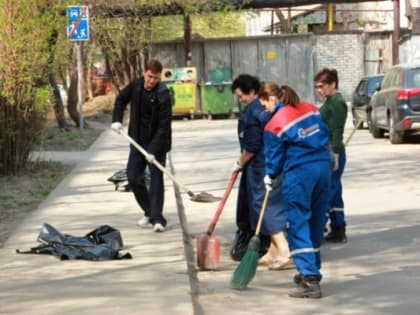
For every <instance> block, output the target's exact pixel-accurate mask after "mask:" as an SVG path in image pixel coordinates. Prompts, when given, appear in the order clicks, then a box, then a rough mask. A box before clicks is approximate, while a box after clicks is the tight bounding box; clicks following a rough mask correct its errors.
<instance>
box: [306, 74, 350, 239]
mask: <svg viewBox="0 0 420 315" xmlns="http://www.w3.org/2000/svg"><path fill="white" fill-rule="evenodd" d="M314 82H315V89H316V91H317V92H318V94H319V95H320V96H321V97H323V98H325V102H324V104H323V105H322V106H321V108H320V112H321V115H322V118H323V119H324V121H325V123H326V124H327V126H328V130H329V132H330V140H331V141H330V145H331V150H332V152H333V154H334V171H333V173H332V179H331V189H330V200H329V213H328V217H327V220H328V218H329V219H330V231H329V232H328V234H327V235H326V236H325V237H324V240H325V241H326V242H331V243H346V242H347V235H346V219H345V215H344V201H343V185H342V183H341V177H342V176H343V172H344V168H345V166H346V160H347V158H346V150H345V145H344V143H343V133H344V126H345V124H346V119H347V104H346V101H345V100H344V98H343V96H342V95H341V93H339V92H338V74H337V70H335V69H327V68H325V69H323V70H321V71H320V72H318V73H317V74H316V75H315V77H314ZM327 220H326V221H327Z"/></svg>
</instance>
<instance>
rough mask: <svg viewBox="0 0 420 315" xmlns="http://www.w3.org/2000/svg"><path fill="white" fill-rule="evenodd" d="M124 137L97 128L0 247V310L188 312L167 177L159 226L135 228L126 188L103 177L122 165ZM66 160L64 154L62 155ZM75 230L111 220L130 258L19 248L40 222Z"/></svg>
mask: <svg viewBox="0 0 420 315" xmlns="http://www.w3.org/2000/svg"><path fill="white" fill-rule="evenodd" d="M127 154H128V143H127V142H126V140H124V138H122V137H121V136H118V135H116V134H114V133H113V132H112V131H105V132H104V133H103V134H102V135H101V136H100V138H99V139H98V140H97V141H96V142H95V143H94V145H93V146H92V147H91V148H90V150H89V151H88V152H87V153H79V154H78V153H76V157H75V158H71V157H70V155H67V157H66V158H67V160H69V159H70V160H77V159H78V158H80V157H83V158H84V159H83V160H82V161H80V162H79V163H78V164H77V166H76V167H75V168H74V169H73V171H72V172H71V173H70V174H69V175H68V176H67V177H66V178H65V179H64V180H63V181H62V182H61V183H60V184H59V186H58V187H57V188H56V189H55V190H54V191H53V192H52V193H51V194H50V195H49V196H48V198H47V199H46V200H45V201H44V202H43V203H42V204H41V205H40V206H39V208H38V209H37V210H36V211H34V212H33V213H32V214H31V215H30V216H29V217H27V218H26V219H25V221H24V222H23V223H22V224H21V225H20V226H19V228H18V229H17V230H16V231H15V232H14V233H13V235H12V236H11V237H10V238H9V240H8V241H7V242H6V244H5V246H4V247H3V248H2V249H0V265H1V273H0V314H167V313H168V312H170V313H171V314H180V315H185V314H192V313H193V310H192V301H191V296H190V294H189V292H190V290H189V278H188V275H187V273H186V262H185V259H184V250H183V242H182V234H181V231H180V228H179V224H178V217H177V212H176V207H175V202H174V193H173V188H172V184H171V182H170V181H169V180H167V181H166V183H167V187H166V208H165V212H166V216H167V218H168V220H169V226H168V229H167V231H166V232H165V233H154V232H153V231H152V230H151V229H140V228H139V227H138V226H137V225H136V221H137V220H138V219H139V218H140V217H141V216H140V212H139V208H138V206H137V204H136V203H135V201H134V198H133V195H132V194H131V193H125V192H116V191H114V186H113V185H112V184H111V183H109V182H107V181H106V179H107V178H108V177H109V176H110V175H112V174H113V173H114V172H115V171H116V170H119V169H121V168H124V167H125V162H126V159H127ZM67 160H66V161H67ZM44 222H47V223H49V224H51V225H53V226H54V227H56V228H57V229H59V230H60V231H61V232H62V233H65V234H71V235H75V236H83V235H85V234H86V233H87V232H89V231H90V230H92V229H94V228H96V227H98V226H100V225H102V224H109V225H111V226H113V227H116V228H118V229H119V230H120V231H121V233H122V237H123V241H124V244H125V249H124V251H123V252H126V251H128V252H130V253H131V254H132V255H133V259H132V260H120V261H106V262H90V261H60V260H58V259H57V258H55V257H52V256H44V255H19V254H16V253H15V250H16V249H17V248H19V249H22V250H24V249H25V250H26V249H29V248H30V247H34V246H36V245H37V242H36V237H37V235H38V233H39V231H40V228H41V226H42V223H44Z"/></svg>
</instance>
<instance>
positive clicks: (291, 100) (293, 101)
mask: <svg viewBox="0 0 420 315" xmlns="http://www.w3.org/2000/svg"><path fill="white" fill-rule="evenodd" d="M270 96H276V97H278V98H279V99H280V98H283V102H284V104H287V105H292V106H295V107H296V106H297V105H298V104H299V103H300V98H299V96H298V95H297V93H296V92H295V90H293V89H292V88H291V87H290V86H288V85H282V86H279V85H278V84H276V83H274V82H267V83H265V84H263V86H262V87H261V88H260V91H259V92H258V97H259V98H261V99H263V100H268V98H269V97H270Z"/></svg>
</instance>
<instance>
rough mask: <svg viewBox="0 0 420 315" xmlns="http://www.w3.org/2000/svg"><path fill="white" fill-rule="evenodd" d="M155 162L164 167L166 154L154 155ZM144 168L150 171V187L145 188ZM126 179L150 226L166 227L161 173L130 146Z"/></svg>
mask: <svg viewBox="0 0 420 315" xmlns="http://www.w3.org/2000/svg"><path fill="white" fill-rule="evenodd" d="M155 158H156V160H157V161H158V162H159V163H160V164H162V165H163V166H165V162H166V153H163V154H157V155H155ZM146 166H149V170H150V187H149V188H147V187H146V183H145V180H144V172H145V169H146ZM127 178H128V182H129V183H130V187H131V189H132V191H133V193H134V197H135V198H136V201H137V203H138V204H139V206H140V207H141V208H142V209H143V211H144V215H145V216H147V217H149V218H150V222H151V223H152V224H156V223H160V224H162V225H163V226H166V219H165V218H164V217H163V215H162V212H163V202H164V182H163V174H162V172H161V171H160V170H159V169H158V168H157V167H156V166H154V165H153V164H148V162H147V160H146V159H145V157H144V156H143V155H142V154H141V153H140V152H139V151H138V150H137V149H136V148H135V147H134V146H132V145H130V154H129V157H128V163H127Z"/></svg>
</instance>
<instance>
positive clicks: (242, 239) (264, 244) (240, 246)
mask: <svg viewBox="0 0 420 315" xmlns="http://www.w3.org/2000/svg"><path fill="white" fill-rule="evenodd" d="M254 235H255V232H254V231H250V230H245V231H244V230H240V229H238V230H237V231H236V233H235V237H234V239H233V242H232V246H231V248H230V257H231V258H232V259H233V260H235V261H241V259H242V257H243V256H244V255H245V253H246V251H247V250H248V243H249V241H250V240H251V238H252V237H253V236H254ZM259 238H260V250H259V252H258V255H259V256H260V257H262V256H264V255H265V253H266V252H267V250H268V247H270V242H271V241H270V236H267V235H263V234H260V235H259Z"/></svg>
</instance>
